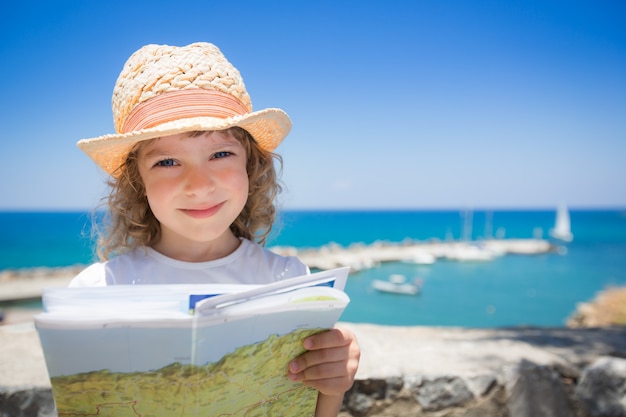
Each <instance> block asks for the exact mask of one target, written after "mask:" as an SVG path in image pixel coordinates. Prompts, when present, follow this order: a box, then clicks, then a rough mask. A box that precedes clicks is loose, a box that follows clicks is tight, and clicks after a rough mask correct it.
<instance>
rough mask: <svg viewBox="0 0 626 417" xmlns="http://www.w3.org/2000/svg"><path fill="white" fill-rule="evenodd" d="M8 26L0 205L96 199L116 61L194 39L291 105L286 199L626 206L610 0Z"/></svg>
mask: <svg viewBox="0 0 626 417" xmlns="http://www.w3.org/2000/svg"><path fill="white" fill-rule="evenodd" d="M234 5H235V7H234ZM0 36H1V40H2V42H1V43H0V63H1V65H0V75H1V77H0V78H1V79H2V80H3V81H4V85H3V88H2V98H3V102H4V104H3V106H2V109H3V110H2V112H0V122H1V124H2V129H0V143H1V144H2V149H3V151H4V155H5V159H4V161H3V162H4V163H3V164H1V165H0V176H2V178H3V180H2V185H1V187H2V193H1V194H0V195H1V197H0V209H41V210H47V209H90V208H93V207H94V206H95V205H96V204H97V203H98V201H99V199H100V197H101V196H103V195H104V192H105V186H104V179H105V177H104V175H103V174H101V173H100V172H99V171H98V169H97V168H96V167H95V165H94V164H93V163H92V162H91V161H90V160H89V158H87V157H86V156H85V155H83V154H82V153H81V152H80V151H79V150H78V149H77V148H76V146H75V143H76V141H77V140H78V139H82V138H87V137H93V136H99V135H101V134H105V133H113V123H112V115H111V93H112V89H113V84H114V82H115V80H116V78H117V76H118V74H119V72H120V70H121V68H122V65H123V64H124V62H125V61H126V59H127V58H128V57H129V56H130V54H132V53H133V52H134V51H135V50H137V49H138V48H140V47H141V46H143V45H144V44H148V43H161V44H171V45H185V44H188V43H192V42H196V41H207V42H212V43H215V44H216V45H217V46H218V47H220V49H221V50H222V51H223V52H224V54H225V55H226V56H227V58H228V59H229V60H230V61H231V62H232V63H233V64H234V65H235V66H236V67H237V68H238V69H239V70H240V71H241V73H242V75H243V77H244V80H245V82H246V86H247V88H248V91H249V93H250V95H251V97H252V102H253V105H254V108H255V109H257V110H259V109H262V108H265V107H281V108H283V109H284V110H286V111H287V112H288V113H289V115H290V116H291V118H292V120H293V123H294V127H293V130H292V131H291V134H290V135H289V137H288V138H287V139H286V141H285V142H284V143H283V144H282V145H281V146H280V147H279V148H278V151H279V152H280V153H281V154H282V156H283V158H284V170H283V180H284V183H285V186H286V187H285V193H284V194H283V196H282V197H281V202H282V205H283V206H284V207H287V208H416V209H420V208H425V209H428V208H465V207H474V208H481V207H485V208H487V207H488V208H535V207H540V208H544V207H547V208H552V207H554V206H556V205H557V204H560V203H567V204H569V205H570V206H572V207H615V206H619V207H626V3H625V2H623V1H621V0H615V1H604V0H596V1H591V0H590V1H578V0H569V1H566V0H563V1H553V0H537V1H535V0H530V1H495V0H473V1H461V0H458V1H452V0H430V1H425V0H422V1H419V0H415V1H390V0H385V1H360V2H351V1H306V2H305V1H291V0H286V1H264V2H252V1H238V2H235V3H233V2H223V1H222V2H216V1H208V0H204V1H197V2H193V1H177V2H163V1H48V2H46V1H22V0H19V1H12V0H9V1H7V0H5V1H3V2H2V5H1V6H0Z"/></svg>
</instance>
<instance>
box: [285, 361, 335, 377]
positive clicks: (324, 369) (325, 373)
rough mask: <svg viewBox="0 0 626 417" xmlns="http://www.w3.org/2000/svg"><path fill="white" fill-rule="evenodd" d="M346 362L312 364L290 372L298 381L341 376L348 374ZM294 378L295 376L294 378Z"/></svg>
mask: <svg viewBox="0 0 626 417" xmlns="http://www.w3.org/2000/svg"><path fill="white" fill-rule="evenodd" d="M346 365H347V364H346V362H330V363H329V362H325V363H321V364H319V365H315V366H310V367H308V368H306V369H303V370H302V371H300V372H297V373H295V372H294V373H292V372H290V373H289V375H290V378H291V376H292V375H293V376H294V377H295V379H296V380H298V381H313V380H321V379H327V378H339V377H343V376H346V375H348V370H347V368H346ZM292 379H293V378H292Z"/></svg>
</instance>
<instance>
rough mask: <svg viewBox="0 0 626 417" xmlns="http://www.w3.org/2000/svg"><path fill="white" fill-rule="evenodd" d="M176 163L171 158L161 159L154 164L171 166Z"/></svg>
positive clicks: (156, 165)
mask: <svg viewBox="0 0 626 417" xmlns="http://www.w3.org/2000/svg"><path fill="white" fill-rule="evenodd" d="M174 165H176V161H174V160H173V159H162V160H160V161H158V162H157V163H156V164H154V166H155V167H173V166H174Z"/></svg>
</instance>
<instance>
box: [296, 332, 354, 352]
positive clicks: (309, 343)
mask: <svg viewBox="0 0 626 417" xmlns="http://www.w3.org/2000/svg"><path fill="white" fill-rule="evenodd" d="M354 340H355V336H354V334H353V333H352V332H351V331H350V330H347V329H341V328H337V327H336V328H334V329H330V330H328V331H325V332H322V333H318V334H315V335H313V336H309V337H307V338H306V339H305V340H304V347H305V348H306V349H307V350H318V349H327V348H333V347H338V346H346V345H349V344H351V343H352V342H353V341H354Z"/></svg>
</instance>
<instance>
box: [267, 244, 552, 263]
mask: <svg viewBox="0 0 626 417" xmlns="http://www.w3.org/2000/svg"><path fill="white" fill-rule="evenodd" d="M271 250H272V251H274V252H276V253H279V254H281V255H286V256H297V257H298V258H300V260H302V262H304V263H305V264H306V265H308V266H309V267H310V268H315V269H321V270H325V269H332V268H338V267H344V266H349V267H350V268H351V269H352V270H353V271H360V270H363V269H368V268H373V267H375V266H377V265H379V264H381V263H385V262H408V263H415V264H431V263H434V262H435V261H437V260H448V261H465V262H481V261H490V260H493V259H495V258H497V257H499V256H503V255H507V254H515V255H539V254H544V253H551V252H558V251H560V250H561V248H559V247H558V246H555V245H554V244H552V243H551V242H550V241H548V240H544V239H490V240H481V241H445V242H443V241H428V242H414V241H410V240H406V241H404V242H401V243H390V242H375V243H372V244H371V245H365V244H352V245H350V246H347V247H342V246H340V245H337V244H334V243H331V244H328V245H325V246H322V247H320V248H314V249H312V248H311V249H309V248H306V249H298V248H295V247H288V246H282V247H273V248H271Z"/></svg>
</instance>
